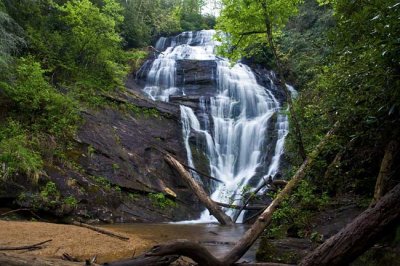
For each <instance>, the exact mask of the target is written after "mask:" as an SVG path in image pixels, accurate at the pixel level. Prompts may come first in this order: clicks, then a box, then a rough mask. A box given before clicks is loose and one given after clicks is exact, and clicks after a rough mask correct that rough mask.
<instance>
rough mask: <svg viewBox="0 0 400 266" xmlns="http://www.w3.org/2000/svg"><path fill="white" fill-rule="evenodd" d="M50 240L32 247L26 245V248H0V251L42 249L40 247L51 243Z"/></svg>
mask: <svg viewBox="0 0 400 266" xmlns="http://www.w3.org/2000/svg"><path fill="white" fill-rule="evenodd" d="M51 241H52V239H49V240H46V241H43V242H40V243H36V244H33V245H26V246H18V247H0V251H6V250H35V249H41V248H43V247H42V245H43V244H46V243H48V242H51Z"/></svg>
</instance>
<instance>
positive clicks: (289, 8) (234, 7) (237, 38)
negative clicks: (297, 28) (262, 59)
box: [216, 0, 302, 61]
mask: <svg viewBox="0 0 400 266" xmlns="http://www.w3.org/2000/svg"><path fill="white" fill-rule="evenodd" d="M222 3H223V5H224V8H223V9H222V11H221V15H220V17H218V19H217V26H216V28H217V29H218V30H220V32H221V33H220V34H219V37H218V39H219V41H221V42H222V46H221V47H220V49H219V52H220V53H221V54H222V55H224V56H226V57H228V58H231V59H233V60H235V61H236V60H238V59H240V58H242V57H243V56H253V55H256V54H257V53H260V52H262V51H263V48H264V47H265V46H267V39H266V33H267V24H269V25H271V27H272V33H273V34H274V35H275V36H278V35H279V34H280V33H281V30H282V28H283V27H284V26H285V24H286V23H287V21H288V19H289V18H290V17H291V16H293V15H294V14H296V13H297V11H298V10H297V6H298V4H300V3H302V0H290V1H281V0H263V1H248V0H239V1H236V0H235V1H233V0H223V1H222Z"/></svg>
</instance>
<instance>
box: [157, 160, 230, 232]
mask: <svg viewBox="0 0 400 266" xmlns="http://www.w3.org/2000/svg"><path fill="white" fill-rule="evenodd" d="M164 159H165V160H166V161H167V163H168V164H169V165H171V167H173V168H174V169H175V170H176V171H177V172H178V173H179V175H180V176H181V177H182V179H183V180H185V182H186V183H187V184H188V186H189V187H190V188H191V189H192V191H193V193H195V194H196V196H197V197H198V198H199V200H200V201H201V202H202V203H203V204H204V205H205V206H206V208H207V209H208V210H209V211H210V213H211V215H213V216H214V217H215V218H216V219H217V220H218V222H219V223H220V224H221V225H231V224H233V223H232V220H231V218H230V217H229V216H228V215H226V214H225V213H224V212H223V211H222V210H221V208H220V207H219V206H218V205H217V204H216V203H215V202H214V201H213V200H212V199H211V198H210V197H209V196H208V195H207V193H206V192H205V191H204V189H203V187H201V186H200V185H199V184H198V183H197V182H196V181H195V180H194V179H193V177H192V176H191V175H190V174H189V173H188V171H186V169H185V168H184V166H183V165H182V164H181V163H180V162H179V161H178V160H176V159H175V158H174V157H172V156H170V155H165V156H164Z"/></svg>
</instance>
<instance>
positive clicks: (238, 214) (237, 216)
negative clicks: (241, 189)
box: [233, 180, 267, 223]
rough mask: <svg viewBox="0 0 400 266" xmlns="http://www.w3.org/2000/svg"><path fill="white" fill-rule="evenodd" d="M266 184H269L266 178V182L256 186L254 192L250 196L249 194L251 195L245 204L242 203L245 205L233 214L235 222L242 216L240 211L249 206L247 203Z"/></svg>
mask: <svg viewBox="0 0 400 266" xmlns="http://www.w3.org/2000/svg"><path fill="white" fill-rule="evenodd" d="M266 185H267V182H265V180H264V182H263V183H262V184H261V185H260V186H258V188H256V189H255V190H254V191H253V192H252V193H250V196H249V197H248V198H247V200H246V201H245V202H244V203H243V205H242V206H243V207H242V208H240V209H239V211H238V212H236V213H235V215H234V216H233V222H234V223H236V221H237V219H238V218H239V216H240V213H241V212H242V211H243V210H244V208H245V207H246V206H247V204H249V203H250V200H252V199H253V198H254V197H255V195H257V193H258V192H259V191H260V190H261V189H262V188H263V187H265V186H266Z"/></svg>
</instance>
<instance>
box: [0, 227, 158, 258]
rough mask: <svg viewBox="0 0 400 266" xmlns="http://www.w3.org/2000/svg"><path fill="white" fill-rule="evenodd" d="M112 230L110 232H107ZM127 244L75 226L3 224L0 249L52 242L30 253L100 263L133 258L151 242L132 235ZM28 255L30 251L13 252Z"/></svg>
mask: <svg viewBox="0 0 400 266" xmlns="http://www.w3.org/2000/svg"><path fill="white" fill-rule="evenodd" d="M107 230H110V231H112V230H111V229H107ZM126 236H127V237H129V238H130V239H129V240H128V241H123V240H119V239H117V238H113V237H110V236H106V235H103V234H100V233H97V232H95V231H92V230H89V229H86V228H82V227H78V226H73V225H61V224H52V223H43V222H20V221H0V246H1V247H3V246H22V245H31V244H35V243H39V242H42V241H45V240H48V239H52V241H51V242H50V243H47V244H44V245H43V247H44V248H43V249H39V250H35V251H29V252H28V253H29V254H32V255H37V256H41V257H55V258H60V257H61V256H62V254H63V253H68V254H70V255H71V256H74V257H77V258H79V259H88V258H91V257H93V256H95V255H96V256H97V261H98V262H100V263H101V262H106V261H111V260H117V259H122V258H129V257H132V255H133V254H136V255H138V254H140V253H142V252H144V251H145V250H147V249H148V247H149V246H151V244H152V243H149V241H148V240H144V239H141V238H140V237H138V236H135V235H132V234H129V235H128V234H126ZM10 252H13V253H26V252H27V251H10Z"/></svg>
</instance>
